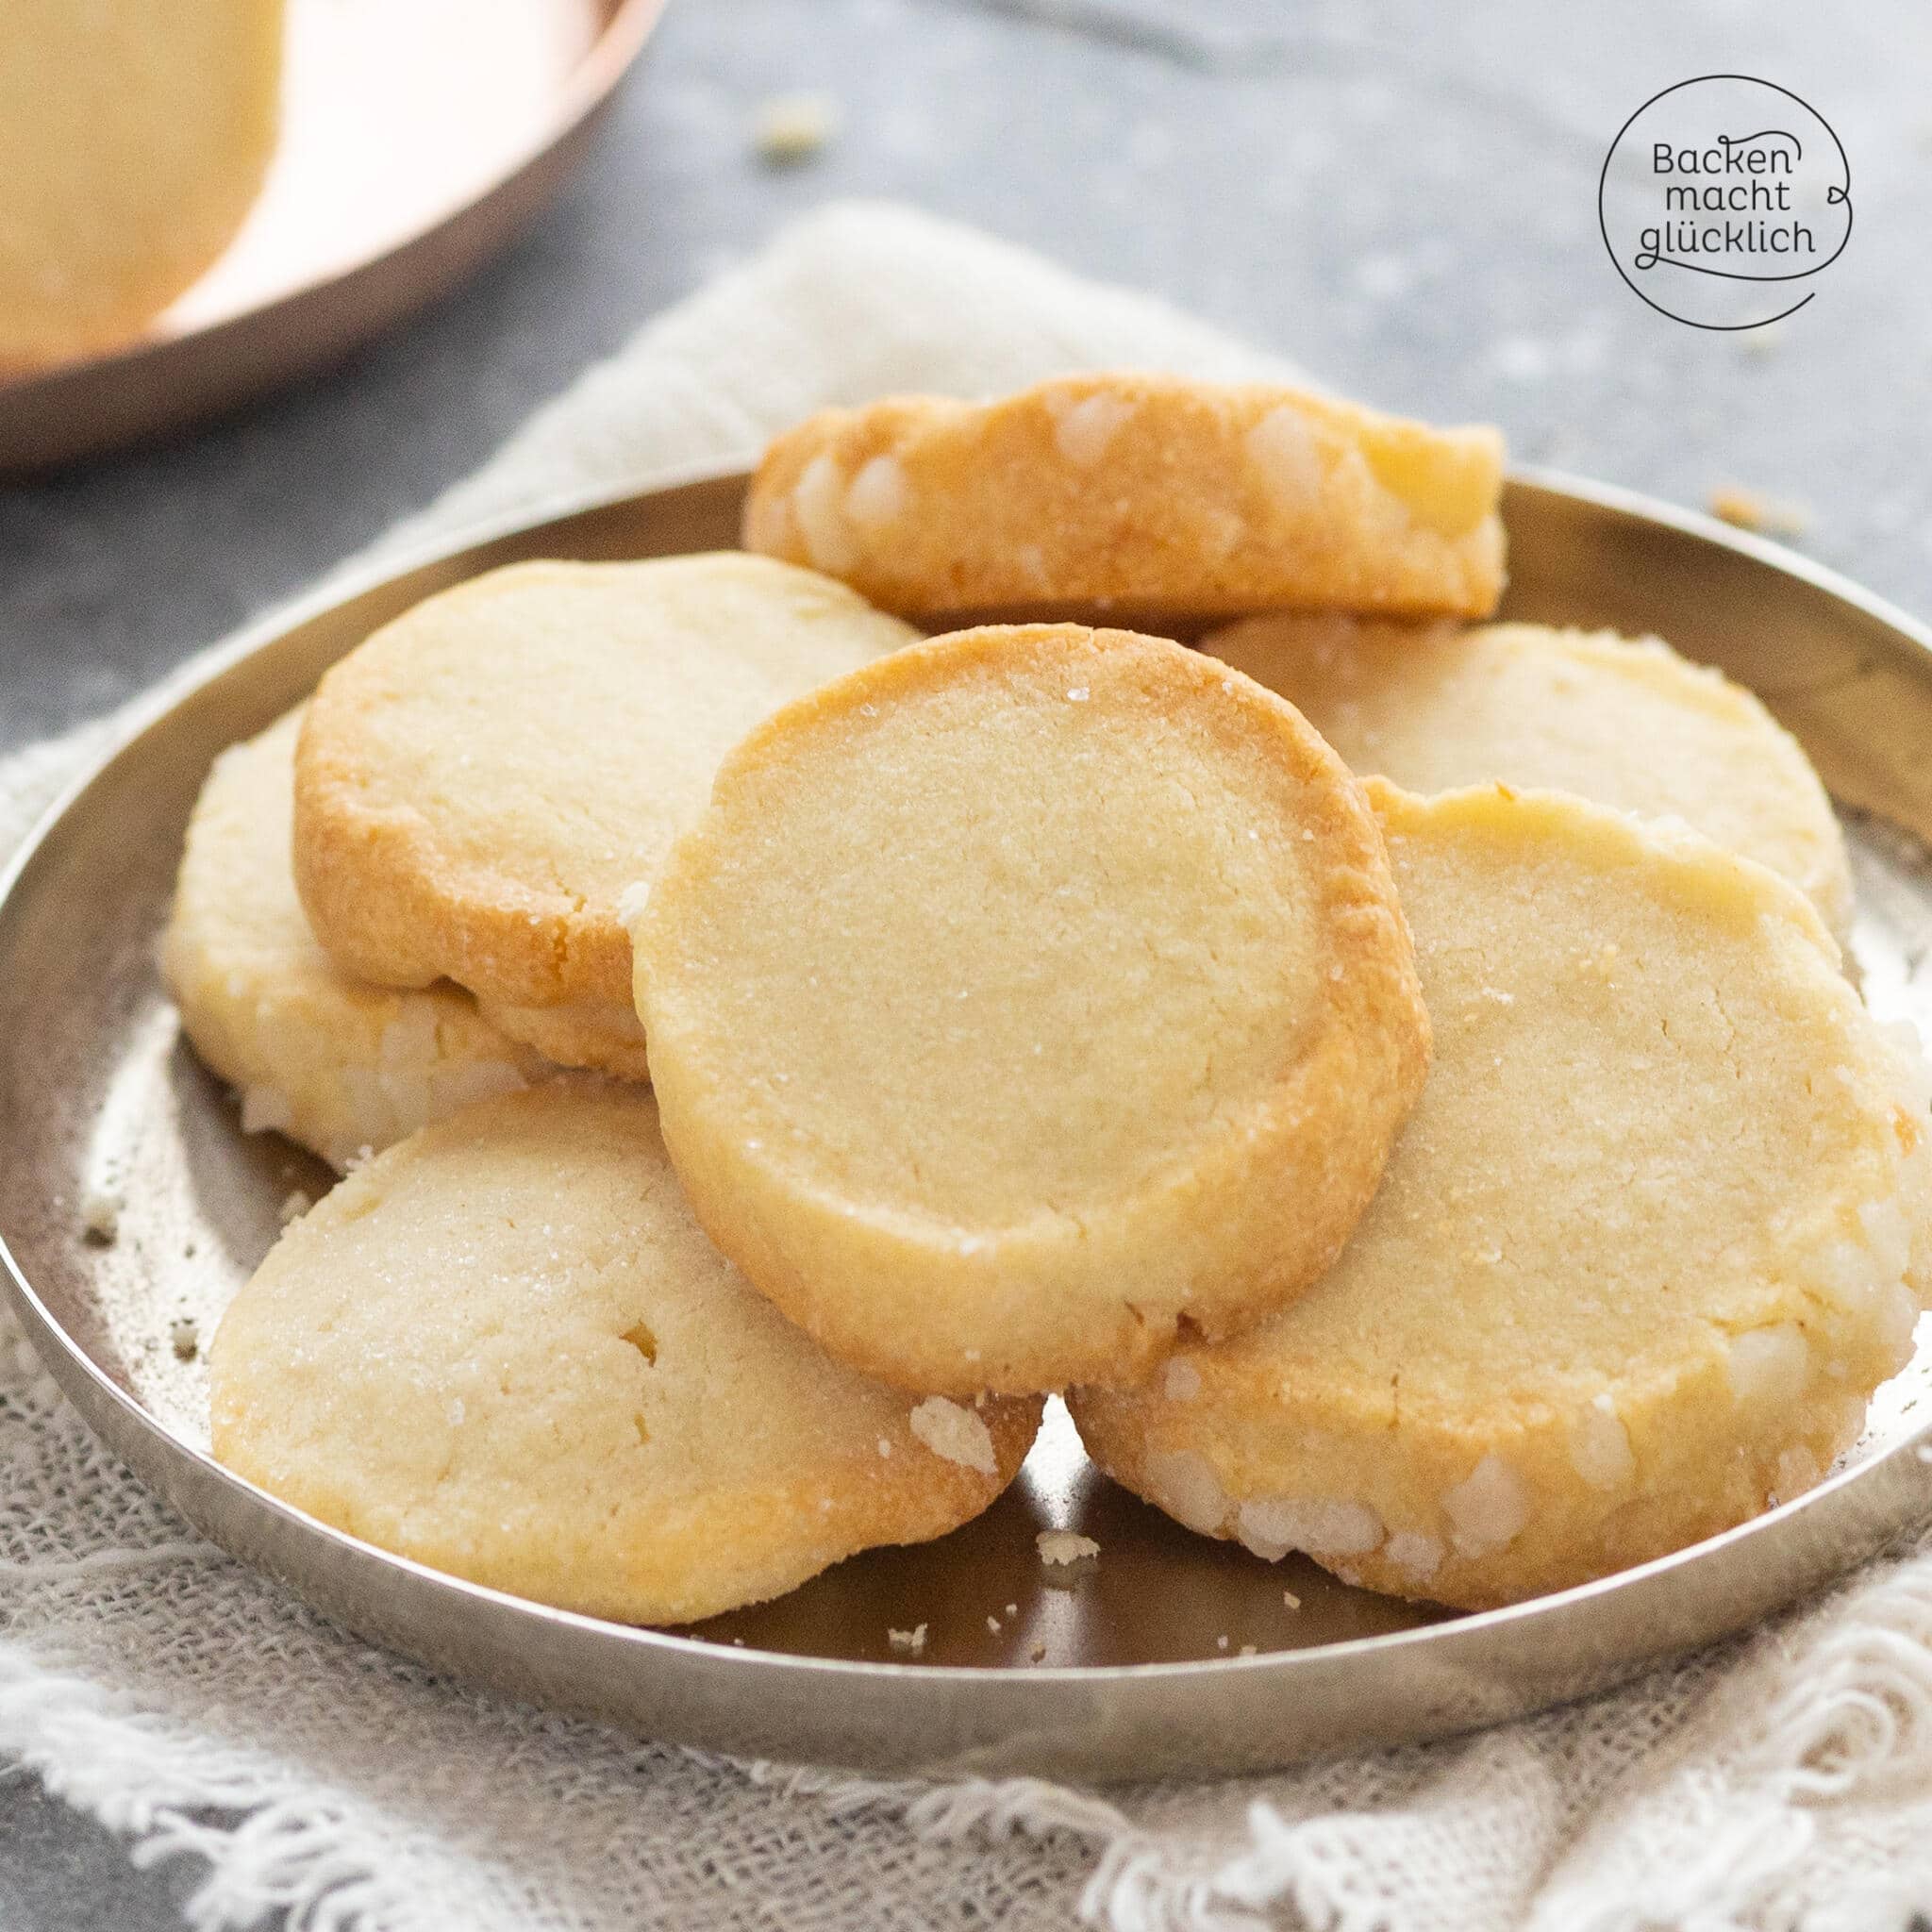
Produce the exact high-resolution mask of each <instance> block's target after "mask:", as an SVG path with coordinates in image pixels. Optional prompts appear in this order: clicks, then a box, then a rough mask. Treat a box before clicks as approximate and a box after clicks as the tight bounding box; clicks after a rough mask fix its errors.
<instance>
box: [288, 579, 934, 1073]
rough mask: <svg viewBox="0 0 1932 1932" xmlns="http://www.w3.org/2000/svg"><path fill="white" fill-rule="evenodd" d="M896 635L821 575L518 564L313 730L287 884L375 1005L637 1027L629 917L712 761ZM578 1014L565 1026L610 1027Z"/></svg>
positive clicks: (377, 664)
mask: <svg viewBox="0 0 1932 1932" xmlns="http://www.w3.org/2000/svg"><path fill="white" fill-rule="evenodd" d="M912 635H913V633H912V632H911V631H910V630H909V629H908V628H907V626H906V625H902V624H900V623H898V622H897V621H896V620H894V619H892V618H890V617H885V616H882V615H880V613H879V612H877V611H875V610H874V609H872V608H870V607H869V606H868V605H866V604H865V603H864V602H863V601H862V600H861V599H859V598H858V597H857V596H855V595H854V594H853V593H852V592H851V591H848V590H846V589H845V588H844V587H843V586H842V585H840V584H835V583H833V582H832V581H831V580H830V579H829V578H827V577H822V576H818V575H814V574H813V573H811V572H809V571H799V570H792V569H791V568H790V567H789V566H787V565H784V564H778V563H774V562H773V561H772V560H771V559H770V558H758V557H745V556H742V555H740V554H739V553H736V552H730V553H722V552H721V553H718V554H715V555H711V556H702V557H685V558H661V559H658V560H656V561H653V562H649V563H627V564H614V563H607V564H596V563H529V564H519V565H515V566H512V567H511V568H509V569H508V570H500V571H493V572H491V574H490V575H487V576H482V577H478V578H476V579H475V580H474V581H472V582H470V583H467V584H463V585H461V586H459V587H458V589H456V590H453V591H445V592H443V593H442V594H441V596H437V597H432V598H430V599H428V600H427V601H426V602H425V603H423V604H419V605H418V606H417V607H416V608H414V609H413V610H411V611H408V613H406V614H405V615H404V616H402V617H400V618H398V619H397V620H396V621H395V622H394V623H393V624H391V625H387V626H385V627H384V628H383V629H382V630H379V631H377V632H376V633H375V636H374V637H372V638H370V639H369V640H368V641H366V642H365V643H363V644H362V645H361V646H360V647H359V648H358V649H357V650H356V651H354V652H352V653H351V654H350V655H349V656H348V657H347V658H344V659H343V660H342V661H341V663H340V664H338V665H337V666H336V667H335V668H334V669H333V670H332V671H330V672H329V674H328V675H327V676H326V677H325V678H324V679H323V681H322V685H321V688H320V690H319V691H317V692H316V695H315V699H314V701H313V703H312V704H311V706H310V708H309V714H308V723H307V724H306V725H305V726H304V729H303V733H302V741H301V745H300V748H299V751H298V753H297V757H296V787H295V873H296V881H297V884H298V886H299V887H300V890H301V893H302V900H303V904H304V905H305V906H306V907H307V908H308V915H309V920H310V923H311V924H313V925H314V927H315V931H316V935H317V937H318V938H319V939H320V940H321V941H322V942H323V944H324V945H325V947H326V948H327V949H328V951H329V953H330V954H331V955H332V956H333V957H334V958H336V959H337V960H338V961H339V962H340V963H341V965H343V966H344V967H345V968H347V969H348V970H350V971H352V972H355V973H358V974H361V975H362V976H363V977H365V978H368V979H374V980H376V981H379V982H381V983H382V984H385V985H391V986H423V985H426V984H428V982H429V981H431V980H433V979H437V978H441V977H447V978H450V979H454V980H456V981H457V982H458V985H461V986H466V987H468V988H469V989H470V990H471V991H473V992H475V994H476V995H477V996H478V997H479V998H480V999H484V1000H487V1001H489V1002H491V1004H492V1005H494V1006H496V1007H499V1008H508V1009H513V1008H572V1007H577V1008H581V1007H582V1006H583V1005H584V1003H586V1002H589V1003H591V1018H592V1020H593V1021H594V1018H595V1011H594V1008H595V1007H596V1006H597V1005H600V1004H601V1005H602V1007H603V1008H605V1009H606V1010H607V1011H608V1008H611V1007H613V1006H614V1007H618V1008H623V1007H627V1006H628V1004H629V1001H630V946H629V943H628V941H627V940H626V939H625V931H624V927H623V925H622V924H620V923H619V917H618V904H619V901H620V899H621V898H622V897H623V895H624V893H625V891H627V890H630V889H634V888H639V887H644V886H648V883H649V881H650V879H651V878H652V876H653V875H654V874H656V872H657V869H658V865H659V864H660V863H661V861H662V859H663V856H664V854H665V852H666V851H667V850H668V849H669V847H670V844H671V841H672V840H673V839H674V838H675V836H676V834H677V833H678V832H679V831H680V830H681V829H682V828H683V827H684V825H685V824H688V823H689V822H690V820H691V819H692V818H693V817H695V816H696V814H697V812H698V811H699V810H700V809H701V808H702V807H703V805H704V803H705V800H706V798H707V797H708V794H709V792H710V789H711V778H712V774H714V772H715V771H716V770H717V765H718V760H719V759H720V758H722V757H723V756H724V753H725V752H726V751H727V750H728V749H729V748H730V747H731V746H732V745H733V744H734V743H736V742H737V741H738V740H739V739H740V738H741V736H742V735H743V734H744V732H745V731H746V730H747V729H748V728H749V727H750V726H751V725H752V724H756V723H757V722H758V720H759V719H760V718H762V717H764V716H765V715H766V714H767V713H769V712H771V711H773V710H774V709H776V708H777V707H778V706H780V705H781V704H784V703H786V702H787V701H788V700H790V699H791V698H795V697H799V696H801V695H803V694H804V693H805V692H806V691H810V690H811V689H812V688H813V687H814V686H815V685H818V684H821V683H823V682H824V680H825V679H826V678H829V677H834V676H837V675H840V674H841V673H842V672H846V671H850V670H851V669H853V668H854V667H855V666H856V665H859V664H862V663H864V662H866V661H867V660H868V659H870V658H874V657H876V656H878V655H879V653H881V652H883V651H889V650H891V649H893V648H894V647H896V646H897V645H899V644H902V643H905V642H906V641H908V640H909V639H910V638H911V637H912ZM506 1017H507V1019H508V1023H509V1024H511V1025H514V1024H516V1016H515V1014H514V1012H513V1011H511V1012H508V1014H507V1016H506ZM581 1017H582V1015H581V1014H579V1015H577V1016H574V1018H573V1017H567V1018H566V1019H565V1020H563V1021H559V1022H558V1023H557V1024H558V1025H559V1026H572V1027H574V1031H575V1037H577V1038H578V1039H580V1040H582V1041H594V1040H595V1039H596V1038H597V1037H598V1035H599V1034H600V1033H602V1032H604V1031H606V1030H608V1029H603V1028H599V1027H597V1026H595V1025H594V1024H591V1025H575V1019H580V1018H581ZM554 1043H556V1042H555V1041H553V1044H554ZM618 1045H619V1047H620V1048H623V1046H624V1041H623V1039H622V1036H621V1035H620V1036H619V1039H618ZM614 1070H621V1069H614Z"/></svg>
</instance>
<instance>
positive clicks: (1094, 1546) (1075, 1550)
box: [1033, 1529, 1100, 1570]
mask: <svg viewBox="0 0 1932 1932" xmlns="http://www.w3.org/2000/svg"><path fill="white" fill-rule="evenodd" d="M1033 1543H1034V1547H1035V1548H1036V1549H1037V1550H1039V1552H1040V1560H1041V1562H1042V1563H1044V1564H1045V1565H1046V1567H1047V1568H1048V1569H1049V1570H1051V1569H1052V1568H1054V1566H1055V1565H1056V1564H1067V1565H1072V1564H1074V1563H1084V1562H1086V1561H1087V1560H1088V1559H1089V1558H1090V1557H1097V1556H1099V1554H1100V1545H1099V1544H1098V1543H1097V1542H1095V1541H1093V1539H1092V1538H1091V1536H1082V1535H1081V1534H1080V1533H1079V1531H1077V1530H1073V1529H1042V1530H1041V1532H1040V1534H1039V1535H1038V1536H1037V1537H1035V1538H1034V1539H1033Z"/></svg>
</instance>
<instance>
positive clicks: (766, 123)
mask: <svg viewBox="0 0 1932 1932" xmlns="http://www.w3.org/2000/svg"><path fill="white" fill-rule="evenodd" d="M839 120H840V115H839V104H838V102H837V101H835V100H833V99H832V97H831V96H830V95H829V94H817V93H798V94H774V95H773V96H772V98H771V99H770V100H768V101H763V102H761V103H759V106H758V113H757V115H756V117H755V118H754V120H753V124H752V140H753V142H754V144H755V145H756V147H757V148H758V159H759V160H761V161H763V162H764V163H765V165H766V166H767V167H770V168H795V167H797V166H798V165H799V164H800V163H801V162H804V161H808V160H811V159H813V158H815V157H816V156H817V155H819V154H820V153H821V152H822V151H823V150H824V147H825V145H826V143H827V142H830V141H831V140H832V138H833V137H834V136H835V135H836V134H837V133H838V132H839Z"/></svg>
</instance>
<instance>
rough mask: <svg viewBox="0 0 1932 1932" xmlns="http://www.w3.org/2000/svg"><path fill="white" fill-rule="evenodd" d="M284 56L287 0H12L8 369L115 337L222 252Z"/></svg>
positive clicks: (261, 159)
mask: <svg viewBox="0 0 1932 1932" xmlns="http://www.w3.org/2000/svg"><path fill="white" fill-rule="evenodd" d="M281 65H282V5H281V0H170V4H169V5H167V6H166V7H154V6H150V5H147V4H145V0H89V4H79V0H7V4H6V5H5V6H4V7H0V370H6V369H8V368H15V367H19V366H23V365H25V366H33V365H38V364H42V363H50V362H58V361H60V360H62V359H64V358H68V357H71V356H77V355H82V354H86V353H88V352H90V351H99V350H103V349H110V348H114V347H118V346H119V345H120V344H121V343H123V342H125V341H126V340H127V339H128V338H129V337H130V336H132V335H135V334H137V333H138V332H139V331H140V329H141V327H142V324H143V323H145V322H147V321H148V320H149V318H150V317H152V316H154V315H155V314H157V313H158V311H159V310H160V309H162V308H166V307H167V305H168V304H169V303H170V302H172V301H173V300H174V299H175V296H176V295H178V294H180V293H181V292H182V291H184V290H185V289H187V288H188V287H189V285H190V284H191V283H192V282H193V281H194V280H195V279H196V278H197V277H198V276H199V275H201V274H202V272H203V271H204V270H205V269H207V268H208V266H209V265H210V264H211V263H212V262H213V261H214V260H215V258H217V257H218V256H219V255H220V254H221V253H222V251H223V249H225V247H226V246H227V244H228V242H230V241H231V240H232V239H233V237H234V235H235V232H236V230H237V229H238V228H240V227H241V225H242V218H243V216H244V215H246V213H247V212H248V209H249V207H250V205H251V204H252V203H253V202H254V200H255V197H256V194H257V192H258V190H259V189H260V186H261V182H262V177H263V175H265V173H266V172H267V169H268V162H269V157H270V154H271V153H272V151H273V149H274V146H275V129H276V121H277V115H278V97H279V92H280V79H281Z"/></svg>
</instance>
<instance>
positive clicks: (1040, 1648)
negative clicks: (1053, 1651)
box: [1026, 1643, 1046, 1664]
mask: <svg viewBox="0 0 1932 1932" xmlns="http://www.w3.org/2000/svg"><path fill="white" fill-rule="evenodd" d="M1026 1655H1027V1657H1028V1658H1029V1659H1030V1660H1031V1661H1032V1662H1034V1663H1036V1664H1043V1663H1044V1662H1045V1661H1046V1645H1045V1644H1043V1643H1036V1644H1035V1645H1034V1646H1033V1648H1032V1649H1031V1650H1029V1651H1028V1652H1027V1653H1026Z"/></svg>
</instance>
